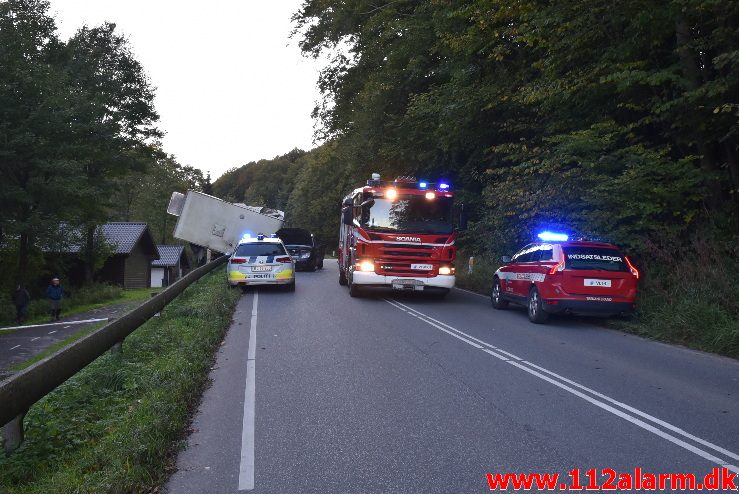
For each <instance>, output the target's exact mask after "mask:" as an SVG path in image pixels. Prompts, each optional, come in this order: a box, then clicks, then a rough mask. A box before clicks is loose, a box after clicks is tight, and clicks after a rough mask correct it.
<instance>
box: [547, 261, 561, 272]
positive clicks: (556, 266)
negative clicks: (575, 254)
mask: <svg viewBox="0 0 739 494" xmlns="http://www.w3.org/2000/svg"><path fill="white" fill-rule="evenodd" d="M564 269H565V260H564V259H562V260H561V261H559V262H558V263H557V264H555V265H554V266H552V268H551V269H550V270H549V274H555V273H557V272H559V271H564Z"/></svg>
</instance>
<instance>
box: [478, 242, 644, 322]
mask: <svg viewBox="0 0 739 494" xmlns="http://www.w3.org/2000/svg"><path fill="white" fill-rule="evenodd" d="M541 237H542V235H540V238H541ZM543 238H546V237H543ZM503 262H504V265H503V266H501V267H500V269H498V271H496V273H495V276H494V278H493V288H492V293H491V300H492V303H493V307H495V308H496V309H503V308H505V307H506V306H507V305H508V303H509V302H513V303H517V304H521V305H524V306H526V307H527V308H528V313H529V319H531V321H532V322H535V323H543V322H545V321H546V320H547V317H548V315H549V314H556V313H576V314H599V315H604V316H607V315H615V314H622V313H629V312H631V311H633V310H634V299H635V297H636V291H637V281H638V279H639V271H638V270H637V269H636V268H635V267H634V266H633V264H631V261H630V260H629V258H628V257H626V256H625V255H624V254H623V253H622V252H621V251H620V250H619V249H618V247H616V246H615V245H612V244H607V243H603V242H587V241H567V239H566V237H565V239H563V241H542V242H535V243H532V244H529V245H527V246H525V247H524V248H523V249H521V250H520V251H518V252H517V253H516V254H515V255H514V256H513V257H512V258H511V257H504V258H503Z"/></svg>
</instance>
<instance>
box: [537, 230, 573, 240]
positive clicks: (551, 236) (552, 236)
mask: <svg viewBox="0 0 739 494" xmlns="http://www.w3.org/2000/svg"><path fill="white" fill-rule="evenodd" d="M537 237H539V239H540V240H542V241H544V242H567V241H568V240H569V239H570V237H569V236H568V235H567V234H566V233H554V232H541V233H539V234H538V235H537Z"/></svg>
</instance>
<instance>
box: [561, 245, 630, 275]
mask: <svg viewBox="0 0 739 494" xmlns="http://www.w3.org/2000/svg"><path fill="white" fill-rule="evenodd" d="M562 250H563V251H564V253H565V269H602V270H604V271H627V272H628V271H629V267H628V266H627V265H626V262H625V261H624V256H623V254H621V252H619V251H618V250H616V249H608V248H605V249H604V248H599V247H562Z"/></svg>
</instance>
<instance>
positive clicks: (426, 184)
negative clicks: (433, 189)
mask: <svg viewBox="0 0 739 494" xmlns="http://www.w3.org/2000/svg"><path fill="white" fill-rule="evenodd" d="M428 186H429V184H428V183H427V182H418V187H420V188H421V189H425V188H426V187H428Z"/></svg>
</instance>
